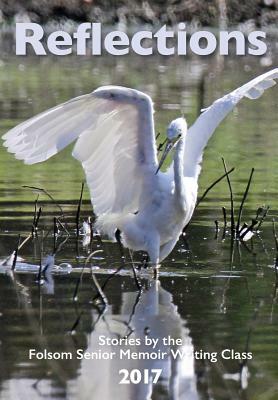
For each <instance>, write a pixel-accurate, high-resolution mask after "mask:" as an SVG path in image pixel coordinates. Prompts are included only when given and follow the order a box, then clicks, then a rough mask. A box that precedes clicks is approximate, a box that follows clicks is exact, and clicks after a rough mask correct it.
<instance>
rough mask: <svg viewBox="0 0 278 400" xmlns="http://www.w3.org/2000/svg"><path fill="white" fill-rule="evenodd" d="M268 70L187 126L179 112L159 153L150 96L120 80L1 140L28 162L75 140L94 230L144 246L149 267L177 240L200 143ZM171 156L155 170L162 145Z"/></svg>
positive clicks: (189, 208)
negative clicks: (164, 166) (166, 164)
mask: <svg viewBox="0 0 278 400" xmlns="http://www.w3.org/2000/svg"><path fill="white" fill-rule="evenodd" d="M277 78H278V69H274V70H272V71H269V72H267V73H265V74H263V75H260V76H259V77H257V78H255V79H253V80H252V81H250V82H248V83H247V84H245V85H243V86H241V87H240V88H238V89H236V90H234V91H233V92H231V93H229V94H228V95H226V96H224V97H222V98H221V99H219V100H217V101H215V102H214V103H213V104H212V105H211V106H210V107H209V108H207V109H206V110H205V111H204V112H203V113H202V114H201V115H200V117H199V118H198V119H197V120H196V122H195V123H194V124H193V125H192V127H190V129H188V130H187V125H186V121H185V120H184V119H183V118H178V119H176V120H174V121H172V122H171V123H170V125H169V127H168V130H167V144H166V148H165V152H164V154H163V156H162V160H161V162H160V163H159V162H158V158H157V151H156V143H155V130H154V121H153V105H152V101H151V99H150V97H149V96H147V95H146V94H144V93H142V92H139V91H137V90H134V89H128V88H123V87H118V86H106V87H101V88H99V89H97V90H96V91H94V92H93V93H91V94H88V95H84V96H81V97H78V98H75V99H73V100H70V101H69V102H67V103H64V104H62V105H59V106H57V107H54V108H53V109H50V110H48V111H46V112H44V113H42V114H39V115H38V116H35V117H33V118H31V119H30V120H28V121H26V122H24V123H22V124H20V125H18V126H17V127H15V128H13V129H12V130H11V131H9V132H8V133H7V134H6V135H5V136H4V140H5V143H4V144H5V146H6V147H8V151H10V152H12V153H15V156H16V158H18V159H22V160H24V161H25V163H27V164H33V163H37V162H41V161H45V160H47V159H48V158H49V157H51V156H53V155H54V154H56V153H57V152H58V151H60V150H62V149H63V148H64V147H66V146H67V145H68V144H69V143H71V142H73V141H74V140H76V144H75V147H74V150H73V156H74V157H75V158H77V159H78V160H79V161H80V162H81V163H82V165H83V168H84V170H85V174H86V179H87V184H88V187H89V189H90V194H91V199H92V204H93V206H94V211H95V213H96V215H97V217H98V218H97V227H98V228H99V230H100V231H101V232H102V233H104V234H107V235H109V236H110V237H111V238H113V239H114V237H115V232H116V231H117V230H120V231H121V235H122V239H123V242H124V245H125V246H126V247H129V248H131V249H133V250H145V251H147V253H148V254H149V257H150V260H151V263H152V264H153V265H155V266H157V265H158V263H159V262H160V261H161V260H163V259H164V258H165V257H166V256H167V255H168V254H169V253H170V252H171V251H172V249H173V247H174V246H175V244H176V242H177V240H178V238H179V235H180V233H181V231H182V229H183V227H184V226H185V225H186V224H187V223H188V222H189V220H190V218H191V216H192V213H193V211H194V208H195V204H196V200H197V191H198V176H199V173H200V169H201V167H200V163H201V161H202V154H203V150H204V148H205V146H206V144H207V142H208V140H209V138H210V137H211V135H212V134H213V132H214V130H215V129H216V127H217V126H218V125H219V123H220V122H221V121H222V120H223V119H224V118H225V116H226V115H227V114H228V113H229V112H230V111H231V110H232V109H233V108H234V107H235V105H236V104H237V103H238V102H239V101H240V100H241V99H242V98H243V97H248V98H250V99H256V98H258V97H260V95H261V94H262V93H263V92H264V90H265V89H268V88H269V87H271V86H273V85H274V84H275V79H277ZM172 147H174V157H173V162H172V164H171V165H170V167H169V168H168V170H167V171H166V172H164V173H163V172H161V171H160V170H159V169H160V166H161V164H162V163H163V161H164V159H165V157H166V155H167V153H168V151H169V150H170V149H171V148H172Z"/></svg>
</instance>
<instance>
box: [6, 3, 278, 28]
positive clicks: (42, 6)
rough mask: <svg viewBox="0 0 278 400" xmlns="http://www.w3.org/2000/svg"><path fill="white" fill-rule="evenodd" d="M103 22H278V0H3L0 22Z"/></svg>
mask: <svg viewBox="0 0 278 400" xmlns="http://www.w3.org/2000/svg"><path fill="white" fill-rule="evenodd" d="M57 19H58V20H63V19H70V20H73V21H78V22H82V21H96V20H97V21H100V22H102V23H106V24H114V23H117V22H124V23H127V24H129V25H133V24H139V25H141V24H144V23H147V24H156V23H159V24H161V23H167V24H175V23H178V22H180V21H187V22H191V23H192V22H194V23H195V24H197V25H201V26H212V27H216V26H219V25H222V26H223V25H238V24H242V23H246V22H247V21H253V22H254V23H255V25H256V26H266V25H270V24H271V25H275V24H277V20H278V0H248V1H240V0H206V1H203V0H169V1H163V0H154V1H147V0H143V1H134V0H125V1H123V0H113V1H110V0H109V1H108V0H24V1H23V0H15V1H8V0H1V1H0V22H1V23H4V24H5V23H8V24H9V23H14V22H21V21H28V20H29V21H32V22H38V23H42V24H45V23H48V22H50V21H52V20H57Z"/></svg>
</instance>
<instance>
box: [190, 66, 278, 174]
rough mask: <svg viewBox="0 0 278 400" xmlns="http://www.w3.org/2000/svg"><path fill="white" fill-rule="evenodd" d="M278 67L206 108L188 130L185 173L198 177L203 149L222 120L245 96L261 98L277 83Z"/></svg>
mask: <svg viewBox="0 0 278 400" xmlns="http://www.w3.org/2000/svg"><path fill="white" fill-rule="evenodd" d="M277 78H278V68H275V69H273V70H272V71H269V72H266V73H265V74H263V75H260V76H258V77H257V78H255V79H253V80H251V81H250V82H248V83H246V84H245V85H243V86H241V87H239V88H238V89H236V90H234V91H233V92H231V93H229V94H227V95H226V96H224V97H222V98H220V99H218V100H216V101H215V102H214V103H213V104H212V105H211V106H210V107H208V108H207V109H205V110H204V111H203V113H202V114H201V115H200V116H199V118H198V119H197V120H196V121H195V123H194V124H193V125H192V126H191V127H190V129H189V130H188V132H187V136H186V140H185V153H184V175H185V176H189V177H194V178H195V179H197V178H198V175H199V173H200V170H201V166H200V163H201V162H202V155H203V150H204V148H205V146H206V144H207V142H208V140H209V138H210V137H211V135H212V134H213V132H214V131H215V129H216V128H217V126H218V125H219V124H220V122H221V121H222V120H223V119H224V118H225V117H226V115H228V113H229V112H230V111H232V109H233V108H234V107H235V106H236V104H237V103H238V102H239V101H240V100H241V99H242V98H243V97H247V98H249V99H257V98H259V97H260V96H261V95H262V94H263V92H264V91H265V90H266V89H268V88H270V87H272V86H274V85H275V83H276V82H275V79H277Z"/></svg>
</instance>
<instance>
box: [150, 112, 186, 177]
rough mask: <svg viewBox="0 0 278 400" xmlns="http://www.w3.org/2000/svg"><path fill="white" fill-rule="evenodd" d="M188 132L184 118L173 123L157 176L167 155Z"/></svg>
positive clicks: (169, 128)
mask: <svg viewBox="0 0 278 400" xmlns="http://www.w3.org/2000/svg"><path fill="white" fill-rule="evenodd" d="M186 132H187V123H186V120H185V119H184V118H177V119H174V121H172V122H171V123H170V124H169V126H168V128H167V139H166V141H165V143H166V145H165V149H164V152H163V154H162V157H161V160H160V162H159V165H158V168H157V170H156V174H157V173H158V171H159V170H160V168H161V166H162V164H163V163H164V160H165V158H166V157H167V154H168V153H169V152H170V151H171V150H172V148H173V147H175V146H176V144H177V143H178V142H179V141H180V140H181V139H183V138H184V137H185V135H186Z"/></svg>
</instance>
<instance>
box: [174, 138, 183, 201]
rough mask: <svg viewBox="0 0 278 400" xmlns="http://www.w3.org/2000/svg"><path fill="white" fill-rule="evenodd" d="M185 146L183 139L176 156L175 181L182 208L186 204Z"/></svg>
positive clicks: (178, 145)
mask: <svg viewBox="0 0 278 400" xmlns="http://www.w3.org/2000/svg"><path fill="white" fill-rule="evenodd" d="M184 145H185V139H184V138H182V139H180V140H179V142H178V144H177V147H176V151H175V155H174V180H175V194H176V196H177V199H178V201H179V203H181V206H182V208H184V206H185V204H184V202H185V187H184V179H183V168H184V162H183V158H184Z"/></svg>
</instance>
